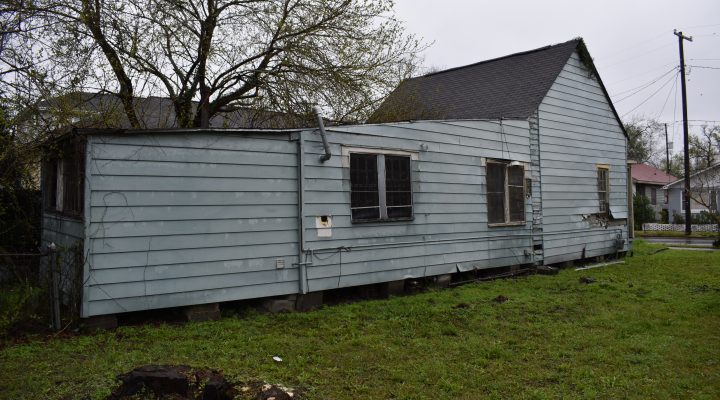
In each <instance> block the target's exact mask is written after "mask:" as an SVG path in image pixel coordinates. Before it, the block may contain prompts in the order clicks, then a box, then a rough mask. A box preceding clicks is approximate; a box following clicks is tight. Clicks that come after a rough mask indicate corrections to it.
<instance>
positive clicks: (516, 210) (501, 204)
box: [486, 161, 525, 224]
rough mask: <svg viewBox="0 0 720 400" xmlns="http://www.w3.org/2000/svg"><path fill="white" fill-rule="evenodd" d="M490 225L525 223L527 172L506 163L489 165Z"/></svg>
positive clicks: (489, 162)
mask: <svg viewBox="0 0 720 400" xmlns="http://www.w3.org/2000/svg"><path fill="white" fill-rule="evenodd" d="M486 172H487V204H488V223H489V224H503V223H510V222H524V221H525V170H524V168H523V166H522V165H511V164H509V163H507V162H504V161H488V163H487V171H486Z"/></svg>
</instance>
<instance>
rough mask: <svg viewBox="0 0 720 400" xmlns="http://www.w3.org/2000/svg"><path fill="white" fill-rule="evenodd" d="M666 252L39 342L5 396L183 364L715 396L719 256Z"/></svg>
mask: <svg viewBox="0 0 720 400" xmlns="http://www.w3.org/2000/svg"><path fill="white" fill-rule="evenodd" d="M654 248H657V247H654V246H651V245H648V244H644V243H642V241H637V242H636V243H635V256H634V257H629V258H627V259H626V260H627V262H626V263H625V264H620V265H612V266H608V267H604V268H597V269H591V270H585V271H573V270H563V271H561V272H560V274H559V275H557V276H530V277H527V278H519V279H506V280H498V281H493V282H484V283H479V284H471V285H466V286H462V287H458V288H454V289H448V290H440V291H431V292H428V293H423V294H419V295H413V296H406V297H398V298H392V299H390V300H376V301H365V302H359V303H354V304H347V305H339V306H333V307H326V308H323V309H322V310H319V311H316V312H309V313H292V314H274V315H269V314H256V313H250V314H244V315H238V316H235V317H228V318H224V319H222V320H220V321H216V322H205V323H189V324H184V325H179V326H177V325H176V326H173V325H159V326H140V327H121V328H119V329H117V330H116V331H112V332H103V333H99V334H95V335H86V336H77V337H69V338H61V339H53V340H48V339H43V338H30V340H29V341H28V342H27V343H21V344H15V345H12V346H9V347H6V348H3V349H0V398H2V399H20V398H22V399H59V398H62V399H65V398H85V397H90V398H102V397H104V396H106V395H107V394H109V392H110V391H111V389H112V388H113V387H115V385H116V382H115V380H114V377H115V376H116V375H117V374H119V373H122V372H126V371H129V370H130V369H132V368H134V367H136V366H139V365H143V364H148V363H169V364H189V365H192V366H197V367H210V368H215V369H220V370H222V371H224V372H225V374H226V376H229V377H232V378H235V379H238V380H243V381H247V380H253V379H260V380H264V381H268V382H272V383H279V384H285V385H287V386H291V387H301V388H304V392H305V397H306V398H310V399H390V398H392V399H478V398H497V399H505V398H537V399H544V398H616V399H617V398H638V399H690V398H696V399H703V398H704V399H711V398H715V399H716V398H718V396H720V253H707V252H694V251H671V250H669V251H663V252H660V253H657V254H655V255H650V254H649V253H650V251H651V250H652V249H654ZM582 276H589V277H592V278H595V279H596V280H597V282H596V283H592V284H583V283H580V282H579V280H578V279H579V278H580V277H582ZM498 295H504V296H507V297H508V298H509V300H508V301H507V302H504V303H496V302H494V301H493V299H494V298H495V297H497V296H498ZM274 355H277V356H280V357H282V358H283V362H281V363H277V362H274V361H273V360H272V358H271V357H272V356H274Z"/></svg>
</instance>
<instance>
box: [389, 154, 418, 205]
mask: <svg viewBox="0 0 720 400" xmlns="http://www.w3.org/2000/svg"><path fill="white" fill-rule="evenodd" d="M385 197H386V202H387V217H388V218H410V217H411V216H412V188H411V182H410V157H405V156H390V155H386V156H385Z"/></svg>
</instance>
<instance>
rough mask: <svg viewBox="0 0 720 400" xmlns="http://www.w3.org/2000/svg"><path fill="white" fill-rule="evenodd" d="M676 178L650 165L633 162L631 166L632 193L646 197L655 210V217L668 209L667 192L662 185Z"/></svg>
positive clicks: (657, 217)
mask: <svg viewBox="0 0 720 400" xmlns="http://www.w3.org/2000/svg"><path fill="white" fill-rule="evenodd" d="M676 180H677V178H676V177H674V176H672V175H670V174H667V173H666V172H664V171H662V170H659V169H657V168H655V167H653V166H652V165H648V164H633V166H632V186H633V194H634V195H639V196H645V197H646V198H647V199H648V201H649V202H650V206H651V207H652V209H653V210H654V211H655V219H659V215H660V212H661V211H662V210H667V209H668V192H667V190H665V189H664V188H663V187H664V186H665V185H667V184H668V183H671V182H675V181H676Z"/></svg>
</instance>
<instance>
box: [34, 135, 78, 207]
mask: <svg viewBox="0 0 720 400" xmlns="http://www.w3.org/2000/svg"><path fill="white" fill-rule="evenodd" d="M84 180H85V146H84V144H83V143H82V142H79V141H75V142H69V143H66V144H64V145H62V146H61V147H60V148H59V150H57V152H56V154H54V155H52V156H51V157H48V158H47V159H46V160H45V162H44V165H43V192H44V200H45V210H46V211H53V212H60V213H62V214H66V215H69V216H75V217H78V216H81V215H82V212H83V200H84Z"/></svg>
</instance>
